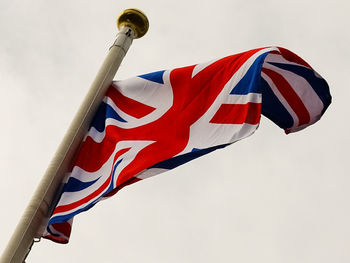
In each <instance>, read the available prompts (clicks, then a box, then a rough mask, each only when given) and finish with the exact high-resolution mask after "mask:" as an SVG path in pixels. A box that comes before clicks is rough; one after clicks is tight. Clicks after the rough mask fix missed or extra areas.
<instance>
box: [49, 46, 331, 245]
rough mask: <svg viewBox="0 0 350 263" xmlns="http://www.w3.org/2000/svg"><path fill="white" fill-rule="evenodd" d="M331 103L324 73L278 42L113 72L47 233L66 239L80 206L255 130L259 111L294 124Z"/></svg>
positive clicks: (288, 128) (308, 120)
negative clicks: (127, 75)
mask: <svg viewBox="0 0 350 263" xmlns="http://www.w3.org/2000/svg"><path fill="white" fill-rule="evenodd" d="M330 102H331V95H330V93H329V89H328V85H327V83H326V81H325V80H324V79H323V78H322V77H320V76H319V75H318V74H317V73H316V72H315V71H314V70H313V69H312V68H311V66H310V65H308V64H307V63H306V62H305V61H304V60H302V59H301V58H299V57H298V56H297V55H295V54H294V53H292V52H291V51H288V50H286V49H284V48H280V47H267V48H260V49H254V50H250V51H247V52H243V53H240V54H236V55H232V56H228V57H225V58H222V59H219V60H214V61H210V62H208V63H204V64H198V65H193V66H189V67H184V68H178V69H174V70H166V71H158V72H154V73H150V74H146V75H142V76H138V77H134V78H131V79H127V80H123V81H116V82H114V83H113V84H112V85H111V87H110V88H109V90H108V92H107V94H106V96H105V97H104V99H103V102H102V103H101V105H100V107H99V109H98V111H97V113H96V116H95V118H94V119H93V121H92V123H91V127H90V129H89V131H88V133H87V135H86V137H85V139H84V141H83V142H82V146H81V149H80V150H79V153H78V155H77V160H76V162H75V165H74V167H73V169H72V171H71V173H70V176H69V179H68V181H67V183H66V184H65V186H64V189H63V192H62V194H61V197H60V200H59V202H58V204H57V206H56V208H55V210H54V211H53V214H52V216H51V218H50V220H49V222H48V225H47V227H46V231H45V233H44V234H43V236H44V237H45V238H48V239H51V240H53V241H56V242H59V243H67V242H68V240H69V236H70V232H71V225H72V220H73V217H74V216H75V215H76V214H78V213H80V212H83V211H86V210H88V209H90V208H91V207H92V206H94V205H95V204H96V203H97V202H98V201H100V200H102V199H105V198H107V197H110V196H112V195H114V194H115V193H116V192H118V191H119V190H120V189H121V188H123V187H124V186H126V185H129V184H132V183H135V182H137V181H139V180H143V179H145V178H148V177H151V176H153V175H156V174H159V173H161V172H164V171H167V170H169V169H173V168H175V167H177V166H179V165H181V164H184V163H186V162H188V161H190V160H193V159H195V158H198V157H200V156H202V155H204V154H207V153H210V152H212V151H214V150H216V149H219V148H224V147H226V146H227V145H230V144H232V143H233V142H236V141H238V140H241V139H243V138H245V137H247V136H249V135H251V134H252V133H254V131H255V130H256V129H257V127H258V125H259V122H260V116H261V114H263V115H265V116H266V117H268V118H269V119H271V120H272V121H273V122H275V123H276V124H277V125H278V126H280V127H281V128H283V129H284V130H285V132H286V133H290V132H295V131H298V130H300V129H303V128H305V127H306V126H308V125H310V124H313V123H314V122H316V121H317V120H318V119H320V117H321V116H322V114H323V113H324V111H325V110H326V109H327V107H328V106H329V104H330Z"/></svg>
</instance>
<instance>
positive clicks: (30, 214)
mask: <svg viewBox="0 0 350 263" xmlns="http://www.w3.org/2000/svg"><path fill="white" fill-rule="evenodd" d="M117 25H118V29H119V30H120V32H119V33H118V35H117V38H116V40H115V42H114V44H113V46H112V47H111V48H110V50H109V53H108V55H107V57H106V58H105V60H104V62H103V64H102V66H101V68H100V70H99V72H98V73H97V76H96V78H95V80H94V81H93V83H92V84H91V87H90V89H89V91H88V94H87V95H86V97H85V99H84V101H83V103H82V105H81V106H80V108H79V110H78V112H77V114H76V116H75V118H74V119H73V121H72V123H71V125H70V127H69V129H68V131H67V133H66V135H65V137H64V138H63V140H62V142H61V144H60V146H59V147H58V149H57V151H56V153H55V155H54V157H53V159H52V161H51V163H50V165H49V167H48V168H47V170H46V172H45V174H44V176H43V178H42V179H41V181H40V183H39V186H38V187H37V189H36V191H35V193H34V195H33V197H32V199H31V201H30V203H29V205H28V206H27V208H26V210H25V212H24V214H23V216H22V218H21V220H20V222H19V223H18V225H17V227H16V229H15V231H14V233H13V235H12V237H11V239H10V241H9V243H8V245H7V247H6V248H5V250H4V252H3V254H2V256H1V258H0V263H22V262H23V261H24V260H25V258H26V256H27V255H28V253H29V251H30V248H31V245H32V244H33V242H34V239H35V238H40V237H41V234H42V232H43V228H44V227H45V225H46V223H47V220H48V218H49V216H50V214H49V213H50V210H51V206H52V205H54V204H53V203H54V202H55V198H57V194H58V193H57V192H58V190H59V188H60V185H61V184H62V181H63V179H64V177H65V174H66V173H67V172H69V171H70V169H71V167H72V162H73V160H74V155H75V153H76V151H77V149H78V147H79V145H80V143H81V141H82V140H83V137H84V135H85V133H86V132H87V130H88V127H89V124H90V122H91V120H92V118H93V115H94V113H95V112H96V110H97V107H98V105H99V104H100V102H101V100H102V98H103V96H104V94H105V93H106V91H107V88H108V87H109V86H110V84H111V83H112V80H113V77H114V75H115V73H116V72H117V70H118V68H119V66H120V64H121V62H122V60H123V58H124V56H125V55H126V52H127V51H128V49H129V47H130V45H131V43H132V41H133V39H136V38H140V37H142V36H143V35H144V34H146V32H147V30H148V26H149V24H148V19H147V17H146V16H145V14H143V13H142V12H141V11H139V10H137V9H126V10H125V11H124V12H122V13H121V14H120V16H119V17H118V19H117Z"/></svg>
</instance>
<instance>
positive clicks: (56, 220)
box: [46, 199, 99, 236]
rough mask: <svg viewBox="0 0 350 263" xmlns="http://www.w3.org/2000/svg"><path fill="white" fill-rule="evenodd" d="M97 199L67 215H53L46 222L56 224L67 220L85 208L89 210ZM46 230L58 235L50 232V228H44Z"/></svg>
mask: <svg viewBox="0 0 350 263" xmlns="http://www.w3.org/2000/svg"><path fill="white" fill-rule="evenodd" d="M98 201H99V199H97V200H95V201H94V202H92V203H90V204H88V205H87V206H85V207H83V208H81V209H79V210H76V211H75V212H73V213H71V214H67V215H63V216H55V217H52V218H51V219H50V221H49V222H48V225H52V224H56V223H63V222H67V221H68V220H69V219H71V218H72V217H74V216H75V215H77V214H79V213H81V212H84V211H86V210H89V209H90V208H91V207H93V206H94V205H95V204H96V203H97V202H98ZM46 229H47V231H48V232H49V233H50V234H51V235H53V236H59V235H57V234H54V233H52V231H50V228H49V227H48V228H46Z"/></svg>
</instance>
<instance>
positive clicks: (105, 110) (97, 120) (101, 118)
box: [91, 102, 126, 132]
mask: <svg viewBox="0 0 350 263" xmlns="http://www.w3.org/2000/svg"><path fill="white" fill-rule="evenodd" d="M108 118H111V119H115V120H118V121H121V122H126V120H124V119H123V118H122V117H120V116H119V114H118V113H116V112H115V110H114V109H113V108H112V107H111V106H110V105H108V104H106V103H105V102H102V103H101V105H100V107H99V108H98V110H97V112H96V115H95V117H94V119H93V120H92V123H91V127H94V128H95V129H96V130H98V131H99V132H103V131H104V129H105V121H106V119H108Z"/></svg>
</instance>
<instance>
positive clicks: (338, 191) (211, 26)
mask: <svg viewBox="0 0 350 263" xmlns="http://www.w3.org/2000/svg"><path fill="white" fill-rule="evenodd" d="M129 7H136V8H139V9H141V10H143V11H144V12H145V13H146V14H147V16H148V18H149V20H150V29H149V32H148V33H147V35H146V36H145V37H143V38H141V39H138V40H135V41H134V43H133V45H132V46H131V48H130V50H129V53H128V54H127V56H126V58H125V60H124V62H123V63H122V66H121V68H120V70H119V71H118V73H117V76H116V79H124V78H128V77H131V76H134V75H140V74H142V73H147V72H152V71H156V70H160V69H171V68H174V67H179V66H186V65H192V64H196V63H199V62H205V61H208V60H211V59H214V58H220V57H223V56H227V55H230V54H234V53H238V52H241V51H245V50H249V49H252V48H256V47H261V46H269V45H279V46H282V47H286V48H288V49H290V50H292V51H294V52H295V53H297V54H298V55H300V56H301V57H303V58H304V59H305V60H306V61H307V62H309V63H310V64H311V65H312V66H313V67H314V68H315V69H316V71H318V73H320V74H321V75H322V76H323V77H324V78H325V79H326V80H327V81H328V83H329V85H330V89H331V93H332V96H333V104H331V106H330V107H329V109H328V111H327V112H326V113H325V115H324V117H323V118H322V119H321V121H320V122H318V123H316V124H315V125H313V126H311V127H309V128H308V129H306V130H303V131H301V132H299V133H295V134H291V135H288V136H287V135H285V134H284V133H283V131H282V130H280V129H279V128H278V127H277V126H275V125H273V124H272V123H271V122H270V121H268V120H267V119H265V118H264V119H263V120H262V122H261V125H260V127H259V129H258V130H257V132H256V133H255V134H254V135H253V136H251V137H249V138H248V139H245V140H242V141H240V142H238V143H236V144H233V145H231V146H230V147H228V148H225V149H224V150H219V151H216V152H214V153H211V154H209V155H207V156H204V157H202V158H200V159H198V160H195V161H193V162H191V163H189V164H186V165H184V166H181V167H179V168H177V169H175V170H173V171H169V172H167V173H164V174H161V175H158V176H156V177H153V178H150V179H147V180H144V181H142V182H139V183H137V184H134V185H132V186H130V187H127V188H124V189H123V190H122V191H120V192H119V193H118V194H117V195H115V196H114V197H113V198H110V199H109V200H107V201H103V202H100V203H99V204H98V205H96V206H95V207H94V208H93V209H91V210H89V211H88V212H86V213H83V214H80V215H78V216H77V217H75V221H74V224H73V231H72V235H71V240H70V243H69V244H68V245H59V244H55V243H53V242H51V241H48V240H42V242H40V243H38V244H36V245H35V246H34V248H33V250H32V252H31V253H30V255H29V257H28V259H27V262H36V263H41V262H45V263H47V262H50V263H51V262H52V263H55V262H86V263H87V262H123V263H124V262H125V263H136V262H137V263H139V262H152V263H153V262H167V263H168V262H169V263H170V262H171V263H172V262H174V263H175V262H176V263H178V262H184V263H185V262H186V263H187V262H203V263H207V262H240V263H256V262H259V263H260V262H261V263H263V262H266V263H277V262H278V263H280V262H284V263H289V262H290V263H295V262H298V263H304V262H305V263H306V262H307V263H310V262H317V263H329V262H337V263H345V262H350V252H349V247H350V224H349V222H350V206H349V202H350V190H349V189H350V168H349V153H348V152H349V146H350V143H349V141H350V140H349V128H350V124H349V122H348V121H347V119H348V118H349V116H350V109H349V102H348V100H349V99H348V98H349V97H350V89H349V88H350V87H349V74H350V66H349V61H350V51H349V50H350V48H349V47H350V35H349V28H350V19H349V17H348V14H349V11H350V2H349V1H347V0H332V1H330V0H319V1H307V0H293V1H281V0H263V1H261V0H253V1H250V0H245V1H235V0H229V1H222V0H216V1H207V0H198V1H193V0H177V1H160V0H158V1H156V0H148V1H141V0H139V1H132V0H131V1H124V2H122V1H107V0H100V1H87V0H84V1H83V0H79V1H71V0H70V1H68V0H61V1H44V0H31V1H26V0H22V1H19V0H1V2H0V35H1V40H0V89H1V96H0V114H1V123H2V127H1V129H0V138H1V145H0V171H1V184H0V200H1V211H2V213H1V224H0V252H2V250H3V249H4V247H5V246H6V244H7V242H8V240H9V238H10V236H11V235H12V232H13V231H14V229H15V227H16V225H17V223H18V221H19V218H20V216H21V215H22V213H23V211H24V209H25V207H26V205H27V204H28V201H29V199H30V198H31V196H32V194H33V192H34V190H35V188H36V186H37V185H38V182H39V180H40V178H41V177H42V175H43V174H44V172H45V170H46V168H47V166H48V164H49V162H50V160H51V158H52V157H53V154H54V152H55V150H56V149H57V146H58V144H59V143H60V141H61V139H62V137H63V135H64V133H65V131H66V129H67V127H68V125H69V123H70V121H71V120H72V118H73V116H74V114H75V112H76V111H77V109H78V107H79V105H80V103H81V102H82V100H83V97H84V96H85V94H86V92H87V90H88V88H89V85H90V83H91V82H92V80H93V78H94V77H95V74H96V72H97V71H98V69H99V66H100V65H101V63H102V61H103V59H104V57H105V56H106V54H107V52H108V48H109V47H110V45H111V44H112V43H113V40H114V37H115V35H116V33H117V29H116V26H115V19H116V17H117V16H118V14H119V13H120V12H121V11H122V10H124V9H125V8H129Z"/></svg>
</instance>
